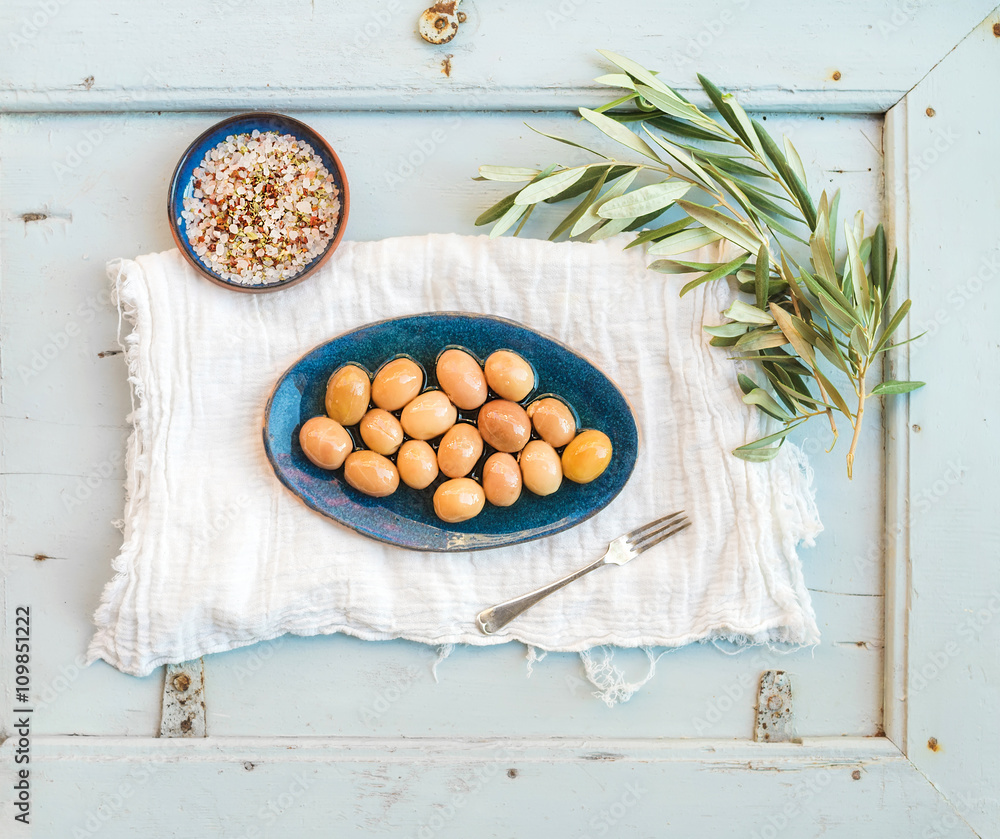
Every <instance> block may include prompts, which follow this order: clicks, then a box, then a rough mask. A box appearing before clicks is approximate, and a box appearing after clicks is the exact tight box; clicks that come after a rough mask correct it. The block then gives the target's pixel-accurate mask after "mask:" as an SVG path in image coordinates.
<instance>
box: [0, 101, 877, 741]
mask: <svg viewBox="0 0 1000 839" xmlns="http://www.w3.org/2000/svg"><path fill="white" fill-rule="evenodd" d="M761 116H764V117H766V118H767V121H766V124H767V125H768V126H769V127H772V128H773V130H774V131H775V133H776V134H780V133H787V134H789V136H791V137H792V138H793V139H794V141H795V143H796V146H797V147H798V148H799V149H800V150H801V153H802V155H803V157H804V163H805V165H806V167H807V169H808V173H809V178H810V184H811V185H812V187H813V188H814V190H816V191H818V190H819V188H821V187H827V188H832V187H834V186H839V187H841V188H842V189H843V190H844V192H845V196H844V200H845V205H846V203H847V202H850V204H851V206H857V207H863V208H864V209H865V210H866V213H867V214H868V217H869V220H874V218H877V216H878V213H879V207H880V205H881V196H882V182H881V151H880V150H881V137H880V132H881V125H880V120H879V119H877V118H873V117H864V116H839V117H835V116H827V117H824V118H821V116H788V115H780V114H774V113H770V114H762V115H761ZM215 118H216V117H215V115H206V114H200V115H174V114H164V115H162V116H156V115H152V114H144V115H80V116H71V115H51V116H36V115H25V116H8V117H5V118H3V119H2V121H0V156H2V159H3V160H4V161H6V163H5V167H4V173H3V175H4V182H3V187H4V188H3V193H2V201H3V206H2V212H3V216H2V220H0V248H2V270H3V277H2V282H3V296H2V300H0V306H2V314H0V328H2V330H3V334H4V346H5V352H4V353H3V355H2V357H0V363H2V365H3V374H4V391H3V398H4V422H3V432H2V433H3V438H2V439H3V441H4V458H5V465H4V471H5V472H6V473H7V474H6V475H4V476H3V478H2V480H3V481H4V482H5V483H4V487H5V488H4V499H5V500H4V503H5V504H6V508H7V511H8V519H7V527H6V528H5V533H4V538H5V542H6V549H7V551H8V562H9V565H10V569H11V571H10V575H9V578H8V579H7V582H6V585H7V595H6V596H7V602H8V603H15V602H23V601H29V602H32V603H37V604H38V608H39V609H42V610H43V612H42V615H43V619H42V620H40V621H39V624H38V628H37V632H38V633H39V634H40V637H39V642H40V644H41V645H42V646H41V647H40V652H39V654H38V655H37V656H36V662H35V667H36V668H37V673H36V678H37V681H36V684H37V685H38V686H39V688H40V689H47V688H49V687H50V686H54V687H52V690H51V691H50V692H48V693H47V694H46V696H47V698H48V701H47V702H46V704H45V707H44V708H43V709H42V711H41V712H40V713H39V714H38V717H37V720H36V723H37V725H38V730H39V731H40V732H47V733H52V734H88V735H107V734H127V735H150V734H152V733H153V732H155V731H156V730H157V729H158V726H159V719H158V708H159V697H158V691H159V687H160V684H161V681H162V680H161V679H160V678H159V677H156V676H154V677H150V678H149V679H143V680H136V679H133V678H131V677H128V676H123V675H121V674H119V673H117V672H116V671H114V670H112V669H111V668H110V667H107V666H106V665H104V664H100V663H99V664H96V665H94V666H93V667H91V668H80V667H79V666H78V664H77V663H76V662H77V659H78V658H79V657H80V656H81V655H82V654H83V652H84V651H85V649H86V644H87V641H88V639H89V635H90V624H89V618H90V614H91V613H92V611H93V609H94V608H95V607H96V605H97V602H98V598H99V596H100V591H101V588H102V587H103V585H104V583H105V582H106V580H107V579H108V577H109V575H110V559H111V557H112V556H113V555H114V554H115V553H116V551H117V550H118V547H119V545H120V539H121V536H120V534H119V533H118V532H117V531H116V530H115V529H114V527H113V526H112V525H111V522H112V521H113V520H114V519H117V518H119V517H120V516H121V511H122V506H123V486H122V481H123V476H124V462H123V456H124V451H125V440H126V437H127V429H126V427H125V423H124V420H125V416H126V414H127V413H128V411H129V405H130V402H129V395H128V389H127V386H126V371H125V365H124V362H123V360H122V358H121V356H120V355H107V354H106V355H104V356H103V357H101V353H102V352H104V353H106V352H107V351H108V350H113V349H114V348H115V347H116V346H117V344H116V333H117V329H118V320H117V315H116V313H115V312H114V310H113V309H112V307H111V305H110V302H109V301H108V298H107V295H106V292H107V289H108V282H107V280H106V279H105V277H104V270H103V264H104V262H105V261H106V260H107V259H110V258H113V257H115V256H119V255H123V254H124V255H134V254H137V253H142V252H147V251H150V250H160V249H165V248H168V247H170V246H171V243H170V237H169V233H168V232H167V229H166V224H165V219H164V217H163V216H164V213H165V209H164V201H165V198H164V196H165V190H166V182H167V179H168V177H169V175H170V172H171V170H172V167H173V165H174V162H175V160H176V158H177V157H178V156H179V155H180V154H181V152H182V151H183V149H184V146H185V145H186V143H187V142H188V141H189V139H190V138H191V137H193V136H196V135H197V134H198V133H199V132H200V131H201V130H202V129H203V128H204V127H206V126H207V125H208V124H210V123H211V122H212V121H214V119H215ZM306 119H307V121H308V122H309V123H310V124H312V125H314V126H315V127H316V128H317V129H318V130H320V131H321V132H322V133H324V135H325V136H326V137H327V138H328V139H329V140H330V141H331V142H332V143H333V145H334V146H335V147H336V148H337V149H338V152H339V153H341V155H342V158H343V160H344V165H345V167H346V168H347V172H348V177H349V179H350V181H351V187H352V203H353V210H352V218H351V223H350V225H349V228H348V231H347V236H348V237H351V238H354V239H377V238H381V237H384V236H392V235H416V234H421V233H425V232H431V231H449V230H451V231H458V232H462V233H477V232H482V229H477V228H475V227H473V226H472V223H471V220H472V219H473V218H475V216H476V215H478V213H479V212H480V211H481V210H482V209H483V208H484V207H486V206H488V205H489V204H490V203H492V202H493V201H495V200H496V199H497V198H498V197H499V195H500V194H501V192H500V189H501V188H498V187H497V186H495V185H491V184H483V183H477V182H474V181H472V180H471V177H472V176H473V175H474V174H475V172H476V167H477V165H478V164H480V163H483V162H493V163H507V164H526V163H538V164H541V165H545V164H547V163H548V162H550V161H554V160H561V161H563V162H572V161H575V160H580V159H582V156H583V153H582V152H581V153H579V156H576V153H575V151H573V150H570V151H568V152H567V150H566V147H564V146H561V145H559V144H556V143H553V142H551V141H549V140H546V139H545V138H542V137H539V136H538V135H536V134H534V133H533V132H531V131H529V130H528V129H527V128H526V127H525V126H524V124H523V120H524V119H525V115H521V114H516V115H514V114H511V115H501V114H464V115H452V116H443V115H441V114H413V113H395V114H353V113H352V114H318V113H317V114H308V115H307V116H306ZM527 119H528V120H529V121H530V122H531V123H532V124H534V125H537V126H538V127H539V128H541V129H542V130H545V131H549V132H560V133H564V134H574V135H576V136H581V137H584V136H585V137H586V138H587V139H588V141H590V140H591V139H594V135H595V134H596V131H590V132H588V131H587V127H586V126H583V125H580V124H579V123H578V122H577V121H576V120H574V119H573V118H572V117H570V116H567V115H531V116H529V117H527ZM86 143H89V144H90V145H89V147H88V146H87V145H84V144H86ZM85 153H86V154H85ZM73 155H76V156H77V157H73ZM414 208H420V211H419V212H414ZM32 212H34V213H47V214H49V216H50V217H49V218H48V219H44V220H35V221H27V222H26V221H25V220H24V218H23V216H24V214H26V213H32ZM559 216H560V213H559V211H557V210H552V211H550V212H549V213H548V215H547V216H543V214H542V213H538V214H536V217H538V220H537V223H535V222H534V221H533V226H532V227H530V228H529V230H528V233H529V235H534V236H544V235H546V234H547V232H548V231H549V230H550V229H551V228H552V227H553V226H554V225H555V224H556V223H557V219H558V218H559ZM650 282H654V283H655V282H664V280H663V278H662V277H659V276H658V275H653V274H650ZM667 282H670V280H667ZM71 325H73V328H72V329H71V328H70V327H71ZM70 331H72V332H74V335H73V336H69V335H68V332H70ZM62 336H66V337H65V338H64V337H62ZM60 344H65V346H63V347H60V346H58V345H60ZM47 356H52V357H51V358H48V357H47ZM36 367H37V368H38V369H36ZM805 434H806V435H808V436H801V437H799V442H800V443H801V444H802V445H804V446H805V447H806V450H807V451H808V452H809V453H810V455H811V458H812V463H813V466H814V467H815V469H816V470H817V479H816V484H817V491H818V502H819V504H820V509H821V510H822V511H823V519H824V522H825V524H826V527H827V531H826V532H825V533H824V534H822V535H821V536H820V538H819V542H818V544H817V546H816V548H814V549H805V550H803V559H804V563H805V570H806V579H807V584H808V585H809V586H810V587H811V588H813V589H814V590H815V591H814V595H813V596H814V598H815V600H814V603H815V607H816V610H817V614H818V617H819V621H820V628H821V632H822V634H823V639H824V642H823V644H821V645H820V646H819V647H818V648H816V649H815V650H802V651H798V652H796V653H793V654H790V655H783V654H782V653H780V652H769V651H767V650H756V649H751V650H747V651H745V652H743V653H741V654H740V655H736V656H729V655H726V654H725V653H723V652H721V651H719V650H716V649H715V648H714V647H711V646H694V647H691V648H689V649H682V650H679V651H677V652H673V653H670V654H669V655H667V656H665V657H664V658H663V659H661V660H660V662H659V664H658V675H657V677H656V678H655V679H654V680H653V681H652V682H650V683H649V684H648V685H647V686H646V687H645V688H644V689H643V691H642V692H641V693H640V694H639V695H638V696H636V697H635V698H634V699H633V700H632V702H631V703H630V704H629V705H628V706H626V707H623V708H621V709H619V711H617V712H615V713H609V712H608V711H607V709H606V708H605V707H604V706H603V705H602V704H601V703H600V702H598V701H596V700H595V699H594V698H593V697H592V696H591V695H590V694H591V690H592V688H591V686H590V685H589V683H587V682H586V681H584V680H583V678H582V675H583V673H582V669H581V666H580V662H579V659H578V657H576V656H575V655H564V656H556V655H553V656H550V657H549V658H548V659H546V661H544V662H542V663H541V664H539V665H538V666H537V667H536V668H535V671H534V675H533V676H532V677H531V678H530V679H527V678H526V673H525V664H524V648H523V647H521V646H520V645H507V646H506V647H504V648H497V649H489V650H458V651H456V652H455V654H454V656H453V657H452V658H451V659H450V660H448V661H447V662H445V663H444V664H442V666H441V667H440V668H439V677H440V679H441V682H440V684H436V683H435V682H434V680H433V678H432V677H431V675H430V670H429V668H430V664H431V662H432V661H433V659H434V657H435V655H436V653H435V651H434V650H431V649H428V648H426V647H421V646H418V645H412V644H407V643H402V642H400V643H385V644H366V643H362V642H359V641H356V640H354V639H350V638H343V637H330V638H314V639H300V638H285V639H280V640H278V641H274V642H270V643H268V644H263V645H258V646H255V647H250V648H247V649H244V650H237V651H233V652H231V653H225V654H221V655H216V656H209V657H208V658H207V659H206V666H207V669H208V677H207V678H208V697H209V699H208V711H209V731H210V732H214V733H216V734H220V735H227V736H229V735H248V734H252V733H257V732H266V733H270V734H283V735H311V736H332V735H342V734H353V735H358V736H360V735H364V734H378V735H380V736H386V737H389V736H417V735H423V734H427V733H429V732H433V733H438V734H441V735H444V734H449V735H456V736H498V735H501V734H504V733H510V734H517V735H524V736H542V735H545V734H558V735H561V736H571V735H573V734H579V733H581V732H593V733H594V734H602V735H603V736H624V735H633V736H634V735H639V734H642V735H643V736H651V737H696V736H712V737H744V738H745V737H749V736H750V734H751V732H752V726H753V718H754V701H755V696H756V685H757V681H758V679H759V674H760V671H761V670H764V669H769V668H771V669H787V670H789V671H790V672H791V673H792V676H793V681H794V689H795V695H796V701H797V703H798V707H797V712H796V714H797V719H798V724H799V732H798V733H799V734H803V735H811V736H817V735H831V736H832V735H839V734H853V735H872V734H876V733H877V732H878V731H879V728H880V725H881V711H880V708H881V677H880V672H881V662H882V631H881V619H882V601H881V596H880V595H881V592H882V582H881V567H882V565H881V550H882V546H881V521H882V519H881V516H882V505H883V501H882V494H881V489H880V485H881V471H882V467H881V446H880V430H879V423H878V421H877V415H876V421H875V422H872V423H870V424H869V425H868V426H867V429H866V437H865V440H864V443H863V445H864V447H865V450H866V452H867V453H868V459H867V460H866V462H865V464H864V465H861V464H860V463H859V467H858V475H857V477H856V478H855V480H854V482H853V485H849V484H848V482H847V480H846V477H845V474H844V471H845V470H844V461H843V455H844V452H843V451H842V450H841V449H840V448H839V447H838V449H837V450H835V452H834V453H833V454H831V455H826V454H824V452H823V449H825V448H826V447H827V446H828V445H829V441H828V439H827V434H828V429H824V427H823V426H822V425H818V424H814V425H813V426H812V427H811V428H808V429H807V430H806V431H805ZM38 440H44V441H45V445H44V446H39V445H38V443H37V441H38ZM858 498H862V499H863V501H862V502H860V503H859V502H858V501H857V499H858ZM39 553H41V554H44V555H47V556H52V557H56V558H58V559H53V560H51V561H49V560H44V561H36V560H34V559H33V557H34V556H35V554H39ZM43 593H44V594H43ZM484 605H485V604H484ZM470 618H471V616H470ZM617 660H618V661H619V662H620V663H621V665H622V666H623V668H624V669H625V672H626V673H627V674H628V675H629V677H630V678H633V679H636V680H638V679H640V678H641V677H642V676H643V675H644V674H645V672H646V668H647V666H648V662H647V660H646V657H645V656H644V655H643V654H642V653H641V652H637V651H632V652H622V653H619V654H618V658H617ZM4 677H5V678H7V677H9V674H4ZM275 686H280V691H281V693H282V695H283V696H284V697H285V698H284V699H282V698H281V697H279V696H277V695H276V694H275V693H274V692H275V690H276V687H275ZM681 686H682V687H681ZM288 696H294V697H295V701H294V703H292V705H291V706H289V704H288V702H287V697H288ZM278 708H281V709H282V710H281V711H280V712H279V711H278V710H277V709H278ZM526 708H527V709H533V710H530V711H529V712H528V713H525V711H524V709H526ZM557 710H558V713H556V711H557Z"/></svg>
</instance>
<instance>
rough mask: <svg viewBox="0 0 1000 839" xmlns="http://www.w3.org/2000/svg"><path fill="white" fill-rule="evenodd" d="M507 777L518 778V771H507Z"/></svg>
mask: <svg viewBox="0 0 1000 839" xmlns="http://www.w3.org/2000/svg"><path fill="white" fill-rule="evenodd" d="M507 777H508V778H516V777H517V770H516V769H508V770H507Z"/></svg>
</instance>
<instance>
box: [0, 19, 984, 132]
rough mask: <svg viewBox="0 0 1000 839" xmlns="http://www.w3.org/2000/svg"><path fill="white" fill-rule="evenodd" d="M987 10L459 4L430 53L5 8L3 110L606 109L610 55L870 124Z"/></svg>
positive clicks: (684, 79)
mask: <svg viewBox="0 0 1000 839" xmlns="http://www.w3.org/2000/svg"><path fill="white" fill-rule="evenodd" d="M993 5H994V3H993V0H935V2H920V3H918V2H899V0H877V2H861V0H836V2H828V3H824V4H820V5H813V6H810V7H809V8H807V9H806V8H803V7H802V5H801V4H799V3H793V2H788V0H770V2H753V0H709V1H708V2H701V3H676V2H675V3H669V4H665V3H657V2H653V0H626V2H621V3H616V4H615V6H614V8H613V10H612V9H609V8H608V7H606V6H605V5H602V4H598V3H597V2H595V0H546V2H540V3H533V4H530V5H528V6H520V7H519V6H517V5H511V4H503V3H501V4H493V3H486V2H471V0H470V2H467V3H466V4H465V6H464V9H465V11H466V12H467V14H468V16H469V20H468V22H467V23H466V24H464V25H463V26H462V28H461V30H460V32H459V34H458V35H457V36H456V38H455V39H454V40H453V41H452V42H451V43H449V44H446V45H443V46H437V47H435V46H431V45H429V44H427V43H425V42H424V41H422V40H421V39H420V38H419V37H418V36H417V34H416V21H417V17H418V15H419V13H420V11H421V9H420V8H419V7H418V6H413V5H412V4H408V3H404V2H402V0H386V2H382V3H378V4H374V5H372V4H364V3H346V2H322V0H320V2H315V1H314V0H285V2H283V3H282V4H281V13H280V14H275V13H274V11H273V10H274V6H273V5H272V4H268V3H266V2H265V0H214V2H209V3H204V2H197V0H181V2H176V3H169V4H134V3H126V2H122V0H114V2H106V3H102V4H101V5H100V6H96V7H95V6H93V5H91V4H85V3H71V2H68V1H67V0H8V2H7V3H6V4H5V6H4V11H3V19H4V22H5V24H6V25H5V26H4V27H3V30H4V39H5V41H7V42H8V43H5V45H4V46H5V49H4V50H3V51H2V52H0V80H2V82H0V107H3V108H4V109H7V110H19V111H26V112H37V111H46V110H87V111H103V110H126V111H137V110H150V111H162V110H178V111H180V110H197V109H202V110H204V109H213V108H240V109H250V108H260V107H272V108H278V109H281V110H290V109H295V110H299V109H310V108H323V109H356V110H368V109H384V108H412V109H427V108H444V109H464V110H469V109H473V110H479V109H485V108H491V109H509V108H556V109H565V108H567V107H576V106H578V105H581V104H588V103H592V102H594V101H600V96H602V95H603V94H601V93H598V90H599V88H598V87H597V86H595V85H593V84H592V82H591V79H593V78H594V77H595V76H597V75H599V74H601V73H604V72H608V70H607V68H606V66H605V65H604V64H603V63H602V62H601V60H600V58H599V56H597V55H596V53H594V52H593V50H594V49H597V48H606V49H612V50H616V51H618V52H627V53H628V54H629V55H630V56H631V57H632V58H634V59H636V60H637V61H640V62H645V63H646V64H648V65H649V66H651V67H652V68H654V69H659V70H661V71H662V72H663V74H664V78H665V79H666V80H667V81H668V82H669V83H671V84H674V85H676V86H678V87H679V88H680V89H682V90H684V91H692V90H697V89H698V84H697V77H696V73H697V72H701V73H704V74H706V75H707V76H709V78H711V79H713V80H714V81H715V82H716V83H717V84H720V85H721V86H722V87H723V88H726V87H732V86H735V87H738V88H739V89H740V90H741V91H742V92H744V93H745V94H746V97H747V101H748V102H749V104H750V105H752V106H753V107H756V108H768V107H781V108H783V109H784V108H787V109H795V110H811V111H826V112H831V111H834V110H842V111H844V110H847V111H878V112H881V111H884V110H885V109H887V108H888V107H890V106H891V105H893V104H894V103H895V102H897V101H898V100H899V99H900V98H901V97H902V96H903V95H904V94H905V93H906V91H907V90H909V89H910V88H911V87H912V86H913V85H914V84H916V82H917V81H919V79H920V78H921V77H923V76H924V74H926V73H927V71H928V70H930V68H931V67H933V66H934V64H935V63H936V62H937V61H939V60H940V59H941V57H942V56H944V55H945V54H946V53H947V52H948V51H949V50H950V49H951V48H952V47H953V46H954V45H955V44H956V43H957V42H958V41H959V40H960V39H961V38H962V37H964V36H965V35H966V34H967V33H968V32H969V31H970V30H971V29H972V28H973V27H974V26H975V25H976V24H977V23H978V22H979V21H980V20H982V18H983V16H984V15H986V14H987V13H988V12H989V11H990V9H991V8H992V7H993ZM8 46H9V48H7V47H8ZM250 56H252V58H248V57H250ZM446 56H447V57H448V58H449V61H450V64H449V68H448V74H445V72H444V70H445V66H444V61H445V57H446Z"/></svg>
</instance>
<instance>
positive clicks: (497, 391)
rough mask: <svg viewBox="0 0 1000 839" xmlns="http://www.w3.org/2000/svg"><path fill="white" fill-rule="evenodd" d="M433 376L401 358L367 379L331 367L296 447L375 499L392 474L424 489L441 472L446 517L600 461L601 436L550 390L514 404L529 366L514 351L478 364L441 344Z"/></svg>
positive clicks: (441, 510) (599, 469)
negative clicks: (321, 408) (320, 412)
mask: <svg viewBox="0 0 1000 839" xmlns="http://www.w3.org/2000/svg"><path fill="white" fill-rule="evenodd" d="M435 375H436V378H437V385H438V387H439V388H440V390H438V389H425V385H426V384H427V382H425V376H424V370H423V368H422V367H421V366H420V365H419V364H418V363H417V362H416V361H414V360H413V359H411V358H408V357H406V356H401V357H398V358H394V359H392V360H391V361H388V362H386V363H385V364H383V365H382V366H381V367H380V368H379V370H378V372H377V373H376V374H375V377H374V379H372V378H371V377H370V376H369V374H368V372H367V371H366V370H364V369H363V368H362V367H360V366H359V365H357V364H346V365H344V366H343V367H340V368H339V369H338V370H336V371H334V373H333V375H331V376H330V379H329V381H328V382H327V386H326V413H327V415H326V416H325V417H313V418H312V419H310V420H308V421H307V422H305V423H304V424H303V425H302V428H301V429H300V431H299V443H300V444H301V446H302V451H303V453H304V454H305V456H306V457H307V458H309V460H310V461H312V463H314V464H315V465H316V466H318V467H320V468H321V469H339V468H340V467H341V466H343V467H344V480H346V481H347V483H348V484H350V485H351V486H352V487H354V489H356V490H358V491H359V492H363V493H365V494H366V495H371V496H375V497H382V496H386V495H391V494H392V493H394V492H395V491H396V489H397V488H398V487H399V482H400V481H402V482H403V483H404V484H406V485H407V486H409V487H412V488H413V489H417V490H422V489H427V488H428V487H430V486H431V485H432V484H433V483H434V482H435V481H437V480H438V476H439V475H443V476H444V477H445V478H446V479H447V480H444V481H443V482H439V483H438V485H437V487H436V489H435V490H434V512H435V513H436V514H437V516H438V518H440V519H441V520H443V521H446V522H460V521H466V520H468V519H471V518H473V517H474V516H477V515H479V513H480V512H482V510H483V508H484V506H485V505H486V502H489V503H490V504H492V505H493V506H495V507H509V506H511V505H512V504H513V503H514V502H515V501H517V499H518V498H519V497H520V495H521V488H522V486H523V487H524V488H526V489H527V490H528V491H529V492H531V493H533V494H535V495H539V496H545V495H551V494H552V493H554V492H555V491H556V490H558V489H559V487H560V485H561V484H562V481H563V478H567V479H568V480H570V481H573V482H575V483H578V484H586V483H590V482H591V481H593V480H595V479H596V478H597V477H599V476H600V475H601V474H602V473H603V472H604V470H605V469H607V468H608V464H609V463H610V462H611V441H610V440H609V439H608V436H607V435H606V434H604V433H603V432H601V431H597V430H594V429H588V430H583V431H578V430H577V424H576V417H575V415H574V413H573V411H572V409H571V408H570V407H569V406H568V405H567V404H566V403H565V402H564V401H563V400H562V399H560V398H559V397H558V396H554V395H545V396H542V397H539V398H537V399H535V400H534V401H531V402H529V403H528V404H527V406H526V407H522V403H524V402H525V401H526V400H527V398H528V396H529V394H531V393H532V392H533V391H534V390H535V385H536V382H535V371H534V369H533V368H532V366H531V365H530V364H529V363H528V362H527V361H525V360H524V359H523V358H522V357H521V356H520V355H518V354H517V353H515V352H512V351H510V350H497V351H496V352H494V353H492V354H491V355H490V356H489V358H487V359H486V363H485V364H480V363H479V361H478V360H477V359H476V357H475V356H474V355H473V354H472V353H471V352H469V351H468V350H466V349H464V348H460V347H449V348H447V349H445V350H444V351H443V352H442V353H441V354H440V355H439V356H438V358H437V361H436V365H435ZM460 411H461V412H462V413H461V418H460V416H459V412H460ZM352 430H354V431H355V432H356V434H357V435H358V436H359V437H360V445H356V442H357V441H356V439H355V437H354V436H352V433H351V431H352ZM532 431H534V434H533V433H532ZM361 446H363V447H361ZM489 449H491V450H492V453H489V454H488V456H487V457H486V459H485V462H483V463H482V464H481V466H480V461H481V460H482V458H483V454H484V452H487V451H488V450H489ZM557 449H562V453H561V454H560V453H559V452H558V451H557ZM515 455H517V457H516V458H515ZM477 467H478V468H477ZM473 475H475V476H476V477H478V480H476V477H473Z"/></svg>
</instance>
